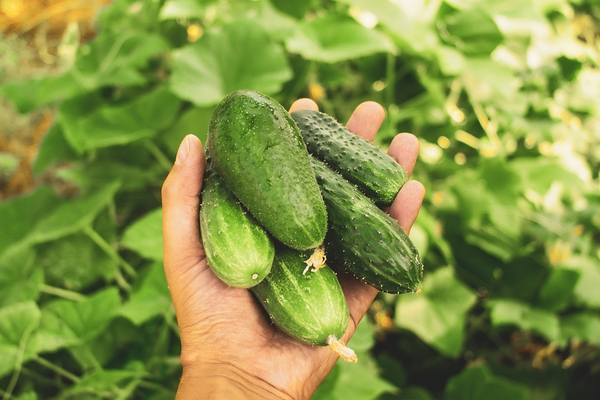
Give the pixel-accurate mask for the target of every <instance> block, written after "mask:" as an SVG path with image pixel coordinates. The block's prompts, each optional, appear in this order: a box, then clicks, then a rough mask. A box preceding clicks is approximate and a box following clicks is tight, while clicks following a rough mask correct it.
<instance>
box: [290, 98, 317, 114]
mask: <svg viewBox="0 0 600 400" xmlns="http://www.w3.org/2000/svg"><path fill="white" fill-rule="evenodd" d="M304 109H309V110H315V111H319V106H318V105H317V103H315V102H314V101H312V100H311V99H298V100H296V101H295V102H294V103H293V104H292V106H291V107H290V112H294V111H296V110H304Z"/></svg>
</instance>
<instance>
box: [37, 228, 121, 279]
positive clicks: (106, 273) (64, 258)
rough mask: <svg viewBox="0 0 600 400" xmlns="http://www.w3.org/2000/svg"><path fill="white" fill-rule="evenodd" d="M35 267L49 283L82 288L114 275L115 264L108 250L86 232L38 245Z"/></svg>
mask: <svg viewBox="0 0 600 400" xmlns="http://www.w3.org/2000/svg"><path fill="white" fill-rule="evenodd" d="M37 253H38V254H37V257H36V259H35V262H36V267H37V268H39V270H40V271H43V272H44V274H45V277H46V281H47V283H48V284H49V285H53V286H58V287H61V288H65V289H68V290H76V291H81V290H82V289H84V288H86V287H89V286H90V285H92V284H94V283H98V282H102V278H105V279H108V278H109V277H112V276H114V273H115V270H116V267H117V266H116V264H115V261H114V260H113V259H111V258H110V257H109V256H108V254H106V252H105V251H103V250H102V249H101V248H100V247H98V245H97V244H96V243H95V242H94V241H93V240H92V239H90V238H89V237H88V236H87V235H85V234H83V233H75V234H73V235H69V236H65V237H62V238H60V239H58V240H53V241H51V242H47V243H42V244H40V245H38V246H37Z"/></svg>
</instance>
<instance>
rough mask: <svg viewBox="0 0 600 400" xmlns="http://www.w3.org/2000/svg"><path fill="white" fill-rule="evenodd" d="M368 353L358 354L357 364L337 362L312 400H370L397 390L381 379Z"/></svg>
mask: <svg viewBox="0 0 600 400" xmlns="http://www.w3.org/2000/svg"><path fill="white" fill-rule="evenodd" d="M368 354H369V353H363V354H358V363H356V364H353V363H348V362H345V361H341V360H340V361H339V362H338V363H336V365H335V367H334V369H333V371H332V372H331V373H330V374H329V376H328V377H327V378H326V380H325V382H323V383H324V384H323V385H321V387H319V389H318V390H317V391H316V393H315V394H314V395H313V397H312V400H347V399H353V400H372V399H377V398H378V397H379V396H380V395H382V394H383V393H389V392H396V391H398V388H397V387H396V386H394V385H392V384H391V383H389V382H388V381H386V380H384V379H381V377H380V376H379V374H378V373H377V369H376V365H375V363H374V361H373V360H372V359H371V358H370V356H369V355H368Z"/></svg>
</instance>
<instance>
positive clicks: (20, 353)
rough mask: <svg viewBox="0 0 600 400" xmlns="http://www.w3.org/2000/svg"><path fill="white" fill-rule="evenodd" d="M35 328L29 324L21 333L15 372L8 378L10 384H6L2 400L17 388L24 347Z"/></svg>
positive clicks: (32, 324) (34, 325)
mask: <svg viewBox="0 0 600 400" xmlns="http://www.w3.org/2000/svg"><path fill="white" fill-rule="evenodd" d="M35 328H37V324H36V323H31V324H29V325H28V326H27V328H25V331H24V332H23V336H21V341H20V342H19V350H18V353H17V360H16V362H15V370H14V372H13V374H12V377H11V378H10V382H9V383H8V387H7V388H6V391H5V392H4V394H3V395H2V400H8V399H10V397H11V396H12V392H13V390H14V389H15V386H17V380H19V375H21V367H22V365H23V358H24V357H25V346H26V345H27V341H28V340H29V335H31V332H33V331H34V330H35Z"/></svg>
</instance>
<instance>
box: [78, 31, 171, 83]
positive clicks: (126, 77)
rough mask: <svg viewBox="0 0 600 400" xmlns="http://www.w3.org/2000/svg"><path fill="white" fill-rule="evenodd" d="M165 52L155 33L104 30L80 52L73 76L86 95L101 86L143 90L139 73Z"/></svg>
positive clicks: (164, 42)
mask: <svg viewBox="0 0 600 400" xmlns="http://www.w3.org/2000/svg"><path fill="white" fill-rule="evenodd" d="M168 48H169V46H168V44H167V42H166V41H165V40H164V39H163V38H162V37H161V36H160V35H158V34H156V33H152V32H148V31H143V30H137V29H136V28H131V27H130V28H129V29H127V30H126V31H118V32H113V31H110V30H107V29H105V30H102V31H101V32H100V34H99V35H98V36H97V37H96V38H95V39H94V40H93V41H92V42H90V43H89V44H87V45H84V46H82V47H81V48H80V51H79V53H78V56H77V60H76V61H75V65H74V67H73V68H72V74H73V75H74V76H75V77H76V78H77V81H78V82H79V83H80V84H81V85H82V86H84V87H85V88H86V89H87V90H88V91H91V90H94V89H96V88H99V87H102V86H113V85H114V86H134V85H135V86H143V85H144V84H146V82H147V78H146V77H144V76H143V75H142V74H141V73H140V72H139V71H138V70H139V69H140V68H142V67H144V66H146V65H147V64H148V61H149V59H150V57H152V56H154V55H156V54H158V53H160V52H161V51H163V50H167V49H168Z"/></svg>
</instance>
